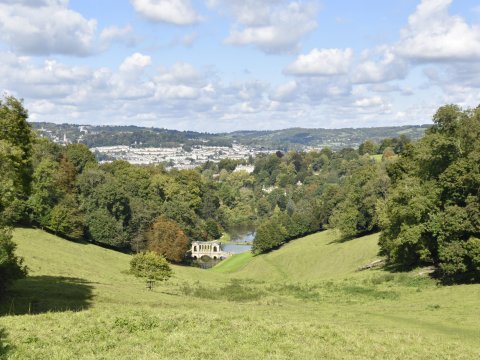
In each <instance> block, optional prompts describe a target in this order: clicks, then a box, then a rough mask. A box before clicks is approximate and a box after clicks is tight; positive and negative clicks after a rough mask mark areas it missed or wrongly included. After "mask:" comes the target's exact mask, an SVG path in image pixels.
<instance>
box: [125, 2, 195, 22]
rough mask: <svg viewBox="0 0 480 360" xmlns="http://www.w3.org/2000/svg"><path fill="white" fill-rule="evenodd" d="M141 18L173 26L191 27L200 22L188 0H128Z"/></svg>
mask: <svg viewBox="0 0 480 360" xmlns="http://www.w3.org/2000/svg"><path fill="white" fill-rule="evenodd" d="M130 2H131V3H132V5H133V8H134V9H135V11H137V12H138V13H139V14H140V15H142V16H143V17H145V18H147V19H149V20H151V21H158V22H165V23H170V24H175V25H192V24H194V23H196V22H199V21H201V20H202V17H201V16H200V15H199V14H197V12H196V11H195V9H194V8H193V6H192V4H191V2H190V0H130Z"/></svg>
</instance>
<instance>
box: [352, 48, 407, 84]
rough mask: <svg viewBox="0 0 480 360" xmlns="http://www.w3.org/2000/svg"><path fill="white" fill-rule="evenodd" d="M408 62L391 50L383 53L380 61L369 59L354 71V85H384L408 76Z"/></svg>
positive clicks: (385, 50)
mask: <svg viewBox="0 0 480 360" xmlns="http://www.w3.org/2000/svg"><path fill="white" fill-rule="evenodd" d="M408 70H409V65H408V62H406V61H405V60H404V59H402V58H400V57H398V56H397V55H396V54H395V53H394V52H393V51H392V49H390V48H387V49H383V51H381V57H380V59H378V60H377V59H368V60H365V61H363V62H361V63H360V64H358V65H357V66H356V68H355V70H354V71H353V74H352V80H353V82H354V83H361V84H365V83H382V82H386V81H390V80H395V79H402V78H404V77H405V76H407V74H408Z"/></svg>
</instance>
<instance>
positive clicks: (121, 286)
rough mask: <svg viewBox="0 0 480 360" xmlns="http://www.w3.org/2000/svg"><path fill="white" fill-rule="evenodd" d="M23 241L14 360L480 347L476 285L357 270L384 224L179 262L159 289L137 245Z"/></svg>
mask: <svg viewBox="0 0 480 360" xmlns="http://www.w3.org/2000/svg"><path fill="white" fill-rule="evenodd" d="M14 240H15V241H16V242H17V243H18V253H19V254H20V255H22V256H24V257H25V262H26V264H27V265H28V266H29V268H30V277H29V278H28V279H25V280H22V281H19V282H18V283H17V284H16V286H15V288H14V289H13V291H12V293H11V294H10V297H9V298H8V299H6V300H5V301H4V302H3V303H2V304H1V311H2V313H3V314H4V315H3V316H2V317H1V318H0V328H3V329H4V330H5V331H0V342H1V343H3V344H4V346H2V348H1V352H2V354H3V356H4V357H8V358H11V359H159V358H168V359H173V358H186V359H199V358H201V359H253V358H255V359H256V358H262V359H263V358H272V359H286V358H289V359H318V358H328V359H371V358H381V359H432V358H436V359H451V358H456V359H473V358H478V357H479V356H480V350H479V347H478V343H479V341H480V330H479V326H478V323H479V322H480V313H479V312H478V306H479V305H480V300H479V299H480V286H478V285H463V286H450V287H440V286H437V285H436V283H435V282H434V281H433V280H430V279H428V278H426V277H424V276H418V272H419V271H418V270H417V271H415V272H412V273H409V274H391V273H388V272H384V271H380V270H375V271H365V272H355V269H356V268H357V267H358V266H359V265H361V264H363V263H365V262H368V261H370V260H372V259H374V258H375V257H376V252H377V247H376V236H375V235H372V236H369V237H365V238H360V239H356V240H353V241H350V242H345V243H339V242H337V241H336V239H335V236H334V234H333V233H329V232H326V233H321V234H316V235H312V236H309V237H306V238H304V239H300V240H296V241H293V242H291V243H289V244H288V245H286V246H285V247H283V248H281V249H279V250H277V251H275V252H272V253H270V254H268V255H262V256H258V257H251V256H250V255H249V254H242V255H239V256H235V257H232V258H231V259H230V260H228V261H225V262H224V263H223V264H221V265H219V266H218V267H216V268H214V269H212V270H208V271H207V270H201V269H195V268H189V267H178V266H174V271H175V276H174V278H173V279H171V281H169V282H167V283H165V284H160V285H158V286H156V287H155V289H154V291H148V290H147V289H146V288H145V284H144V282H143V281H141V280H138V279H136V278H134V277H132V276H130V275H128V274H127V273H126V272H125V271H126V270H127V269H128V263H129V259H130V257H129V256H128V255H125V254H119V253H116V252H113V251H110V250H105V249H102V248H99V247H96V246H94V245H90V244H79V243H72V242H69V241H65V240H62V239H59V238H57V237H55V236H53V235H49V234H46V233H44V232H42V231H39V230H31V229H18V230H16V232H15V237H14Z"/></svg>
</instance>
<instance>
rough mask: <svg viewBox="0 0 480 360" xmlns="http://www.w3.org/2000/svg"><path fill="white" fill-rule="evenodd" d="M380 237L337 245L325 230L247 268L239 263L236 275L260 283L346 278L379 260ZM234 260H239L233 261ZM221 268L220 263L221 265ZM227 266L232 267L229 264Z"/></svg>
mask: <svg viewBox="0 0 480 360" xmlns="http://www.w3.org/2000/svg"><path fill="white" fill-rule="evenodd" d="M377 242H378V235H377V234H374V235H370V236H366V237H362V238H359V239H354V240H351V241H347V242H343V243H342V242H338V241H337V240H336V239H335V235H334V234H333V233H332V232H330V231H325V232H321V233H317V234H313V235H309V236H306V237H304V238H302V239H299V240H295V241H292V242H290V243H288V244H286V245H285V246H283V247H282V248H280V249H278V250H275V251H272V252H271V253H268V254H266V255H262V256H256V257H254V258H253V259H250V258H248V257H246V259H245V260H247V261H249V260H251V261H249V263H248V266H242V265H241V264H239V263H240V261H238V262H237V265H236V267H235V268H236V269H238V272H237V274H236V275H237V276H239V277H244V278H254V279H257V280H265V281H266V280H268V281H271V280H290V281H315V280H321V279H328V278H339V277H345V276H346V275H348V274H351V273H354V272H355V270H356V269H357V268H358V267H360V266H361V265H364V264H366V263H369V262H370V261H372V260H374V259H375V258H376V257H377V253H378V245H377ZM232 261H237V259H236V258H232ZM220 265H222V264H221V263H220V264H219V267H220ZM224 265H225V267H228V266H229V263H228V261H227V262H225V264H224Z"/></svg>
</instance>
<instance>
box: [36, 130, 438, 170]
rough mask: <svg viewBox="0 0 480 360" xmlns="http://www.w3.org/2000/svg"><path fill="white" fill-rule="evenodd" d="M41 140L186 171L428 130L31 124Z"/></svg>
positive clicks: (110, 158)
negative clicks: (208, 164) (214, 130)
mask: <svg viewBox="0 0 480 360" xmlns="http://www.w3.org/2000/svg"><path fill="white" fill-rule="evenodd" d="M31 124H32V126H33V127H34V129H35V130H36V131H37V133H38V134H39V135H40V136H45V137H48V138H49V139H51V140H52V141H54V142H55V143H57V144H63V145H66V144H73V143H82V144H85V145H87V146H88V147H89V148H90V149H91V150H92V151H93V152H94V153H95V155H96V157H97V159H98V161H100V162H109V161H113V160H125V161H128V162H130V163H133V164H160V163H163V164H164V165H165V166H166V168H173V167H175V168H179V169H191V168H195V167H197V166H199V165H201V164H204V163H206V162H208V161H212V162H218V161H221V160H222V159H227V158H228V159H234V160H240V161H244V162H245V164H248V163H251V160H252V158H255V157H256V156H257V155H259V154H265V153H273V152H276V151H278V150H280V151H283V152H285V151H288V150H301V151H312V150H321V149H323V148H325V147H330V148H332V149H334V150H339V149H342V148H346V147H352V148H357V147H358V146H359V145H360V144H361V143H362V142H364V141H365V140H367V139H369V140H373V141H377V142H378V141H381V140H382V139H384V138H393V137H398V136H401V135H404V136H407V137H409V138H410V139H412V140H414V139H418V138H420V137H421V136H423V134H424V132H425V130H426V129H427V128H428V127H429V125H409V126H398V127H380V128H357V129H352V128H346V129H302V128H294V129H285V130H271V131H237V132H233V133H219V134H212V133H199V132H194V131H178V130H169V129H161V128H144V127H137V126H97V125H76V124H54V123H45V122H44V123H31Z"/></svg>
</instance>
